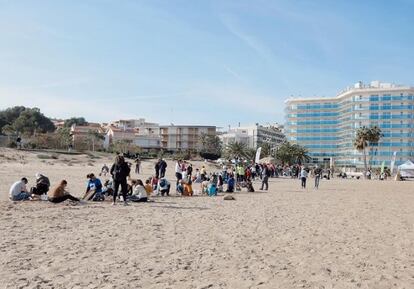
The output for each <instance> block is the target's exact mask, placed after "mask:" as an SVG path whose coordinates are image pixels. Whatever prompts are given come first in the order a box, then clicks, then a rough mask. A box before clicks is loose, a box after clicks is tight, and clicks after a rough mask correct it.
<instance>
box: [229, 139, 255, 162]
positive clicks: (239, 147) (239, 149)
mask: <svg viewBox="0 0 414 289" xmlns="http://www.w3.org/2000/svg"><path fill="white" fill-rule="evenodd" d="M249 153H250V150H249V148H248V146H247V144H246V143H243V142H237V141H236V142H232V143H229V144H228V145H227V146H226V149H225V154H226V157H227V158H228V159H240V158H248V157H249Z"/></svg>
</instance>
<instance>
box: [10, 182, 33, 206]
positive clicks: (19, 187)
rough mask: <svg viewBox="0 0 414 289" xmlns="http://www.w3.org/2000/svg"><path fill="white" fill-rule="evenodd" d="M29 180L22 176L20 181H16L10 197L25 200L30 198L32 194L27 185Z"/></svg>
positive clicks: (11, 188) (13, 199) (15, 199)
mask: <svg viewBox="0 0 414 289" xmlns="http://www.w3.org/2000/svg"><path fill="white" fill-rule="evenodd" d="M27 183H28V181H27V179H26V178H22V179H21V180H20V181H17V182H15V183H14V184H13V185H12V186H11V187H10V192H9V197H10V200H12V201H25V200H30V199H31V197H30V196H31V195H30V193H29V192H28V191H27V188H26V185H27Z"/></svg>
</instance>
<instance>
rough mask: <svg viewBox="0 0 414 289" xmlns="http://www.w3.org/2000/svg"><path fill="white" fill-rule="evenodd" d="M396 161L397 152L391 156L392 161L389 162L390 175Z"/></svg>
mask: <svg viewBox="0 0 414 289" xmlns="http://www.w3.org/2000/svg"><path fill="white" fill-rule="evenodd" d="M396 159H397V152H394V153H393V154H392V160H391V175H392V174H393V173H394V166H395V160H396Z"/></svg>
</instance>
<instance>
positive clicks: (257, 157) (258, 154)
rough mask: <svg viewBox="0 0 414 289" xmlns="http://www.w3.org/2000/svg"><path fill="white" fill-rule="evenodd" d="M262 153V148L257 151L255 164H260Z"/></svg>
mask: <svg viewBox="0 0 414 289" xmlns="http://www.w3.org/2000/svg"><path fill="white" fill-rule="evenodd" d="M261 153H262V147H259V148H258V149H257V151H256V159H255V163H256V164H258V163H259V162H260V154H261Z"/></svg>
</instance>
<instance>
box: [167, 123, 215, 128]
mask: <svg viewBox="0 0 414 289" xmlns="http://www.w3.org/2000/svg"><path fill="white" fill-rule="evenodd" d="M170 127H174V128H214V129H216V128H217V127H216V126H214V125H187V124H185V125H181V124H169V125H160V128H170Z"/></svg>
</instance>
